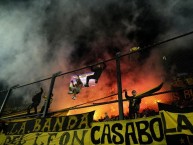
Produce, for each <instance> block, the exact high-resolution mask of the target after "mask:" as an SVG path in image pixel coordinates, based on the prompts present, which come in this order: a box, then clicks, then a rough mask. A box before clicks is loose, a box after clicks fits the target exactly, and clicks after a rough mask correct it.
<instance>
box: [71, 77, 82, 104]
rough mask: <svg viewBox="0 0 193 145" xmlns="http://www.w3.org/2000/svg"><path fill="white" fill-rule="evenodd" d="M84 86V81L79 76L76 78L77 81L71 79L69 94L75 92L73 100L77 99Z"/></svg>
mask: <svg viewBox="0 0 193 145" xmlns="http://www.w3.org/2000/svg"><path fill="white" fill-rule="evenodd" d="M82 87H83V83H82V81H81V79H80V77H79V76H78V77H77V78H76V80H75V82H74V81H73V80H71V82H70V86H69V92H68V94H73V96H72V99H73V100H75V99H76V94H78V93H80V90H81V88H82Z"/></svg>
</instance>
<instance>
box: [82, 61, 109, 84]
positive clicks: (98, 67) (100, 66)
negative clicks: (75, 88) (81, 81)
mask: <svg viewBox="0 0 193 145" xmlns="http://www.w3.org/2000/svg"><path fill="white" fill-rule="evenodd" d="M105 68H106V64H105V63H104V62H103V63H99V64H97V65H94V66H91V71H92V72H94V74H93V75H90V76H87V77H86V84H85V85H84V86H85V87H89V80H90V79H95V83H98V79H99V78H100V76H101V74H102V72H103V70H104V69H105Z"/></svg>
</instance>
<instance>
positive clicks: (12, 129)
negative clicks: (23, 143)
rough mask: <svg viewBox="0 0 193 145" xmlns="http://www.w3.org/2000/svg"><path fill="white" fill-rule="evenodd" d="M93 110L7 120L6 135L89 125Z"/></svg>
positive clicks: (73, 128) (82, 127)
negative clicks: (66, 114) (55, 115)
mask: <svg viewBox="0 0 193 145" xmlns="http://www.w3.org/2000/svg"><path fill="white" fill-rule="evenodd" d="M93 115H94V111H92V112H88V113H83V114H77V115H71V116H60V117H49V118H37V119H32V120H28V121H22V122H9V123H8V124H7V127H6V130H4V132H5V134H6V135H20V134H26V133H31V132H58V131H67V130H75V129H86V128H90V127H91V123H92V121H93Z"/></svg>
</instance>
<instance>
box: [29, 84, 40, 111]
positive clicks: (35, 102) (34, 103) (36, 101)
mask: <svg viewBox="0 0 193 145" xmlns="http://www.w3.org/2000/svg"><path fill="white" fill-rule="evenodd" d="M42 94H43V89H42V87H41V88H40V92H38V93H37V94H35V95H34V96H33V97H32V104H30V105H29V106H28V108H27V114H30V110H31V109H32V108H34V113H35V114H37V107H38V105H39V104H40V102H41V98H42Z"/></svg>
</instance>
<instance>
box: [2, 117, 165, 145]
mask: <svg viewBox="0 0 193 145" xmlns="http://www.w3.org/2000/svg"><path fill="white" fill-rule="evenodd" d="M71 117H72V116H71ZM82 121H83V122H84V119H83V120H82ZM80 124H83V123H80ZM42 125H43V124H42ZM43 126H44V125H43ZM41 128H43V127H41ZM20 129H21V128H20ZM18 130H19V129H18ZM40 131H41V129H40ZM17 134H18V133H17ZM3 144H13V145H21V144H22V145H34V144H37V145H41V144H47V145H50V144H57V145H60V144H61V145H63V144H65V145H72V144H73V145H96V144H103V145H114V144H119V145H125V144H127V145H134V144H135V145H138V144H152V145H163V144H166V140H165V135H164V131H163V126H162V121H161V117H160V116H159V115H158V116H154V117H149V118H140V119H136V120H122V121H109V122H94V123H92V127H91V128H88V127H85V128H84V129H80V128H77V129H73V130H68V131H63V130H58V131H57V132H47V131H45V132H39V131H37V132H33V133H26V134H18V135H13V134H10V133H9V134H6V135H5V134H1V135H0V145H3Z"/></svg>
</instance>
